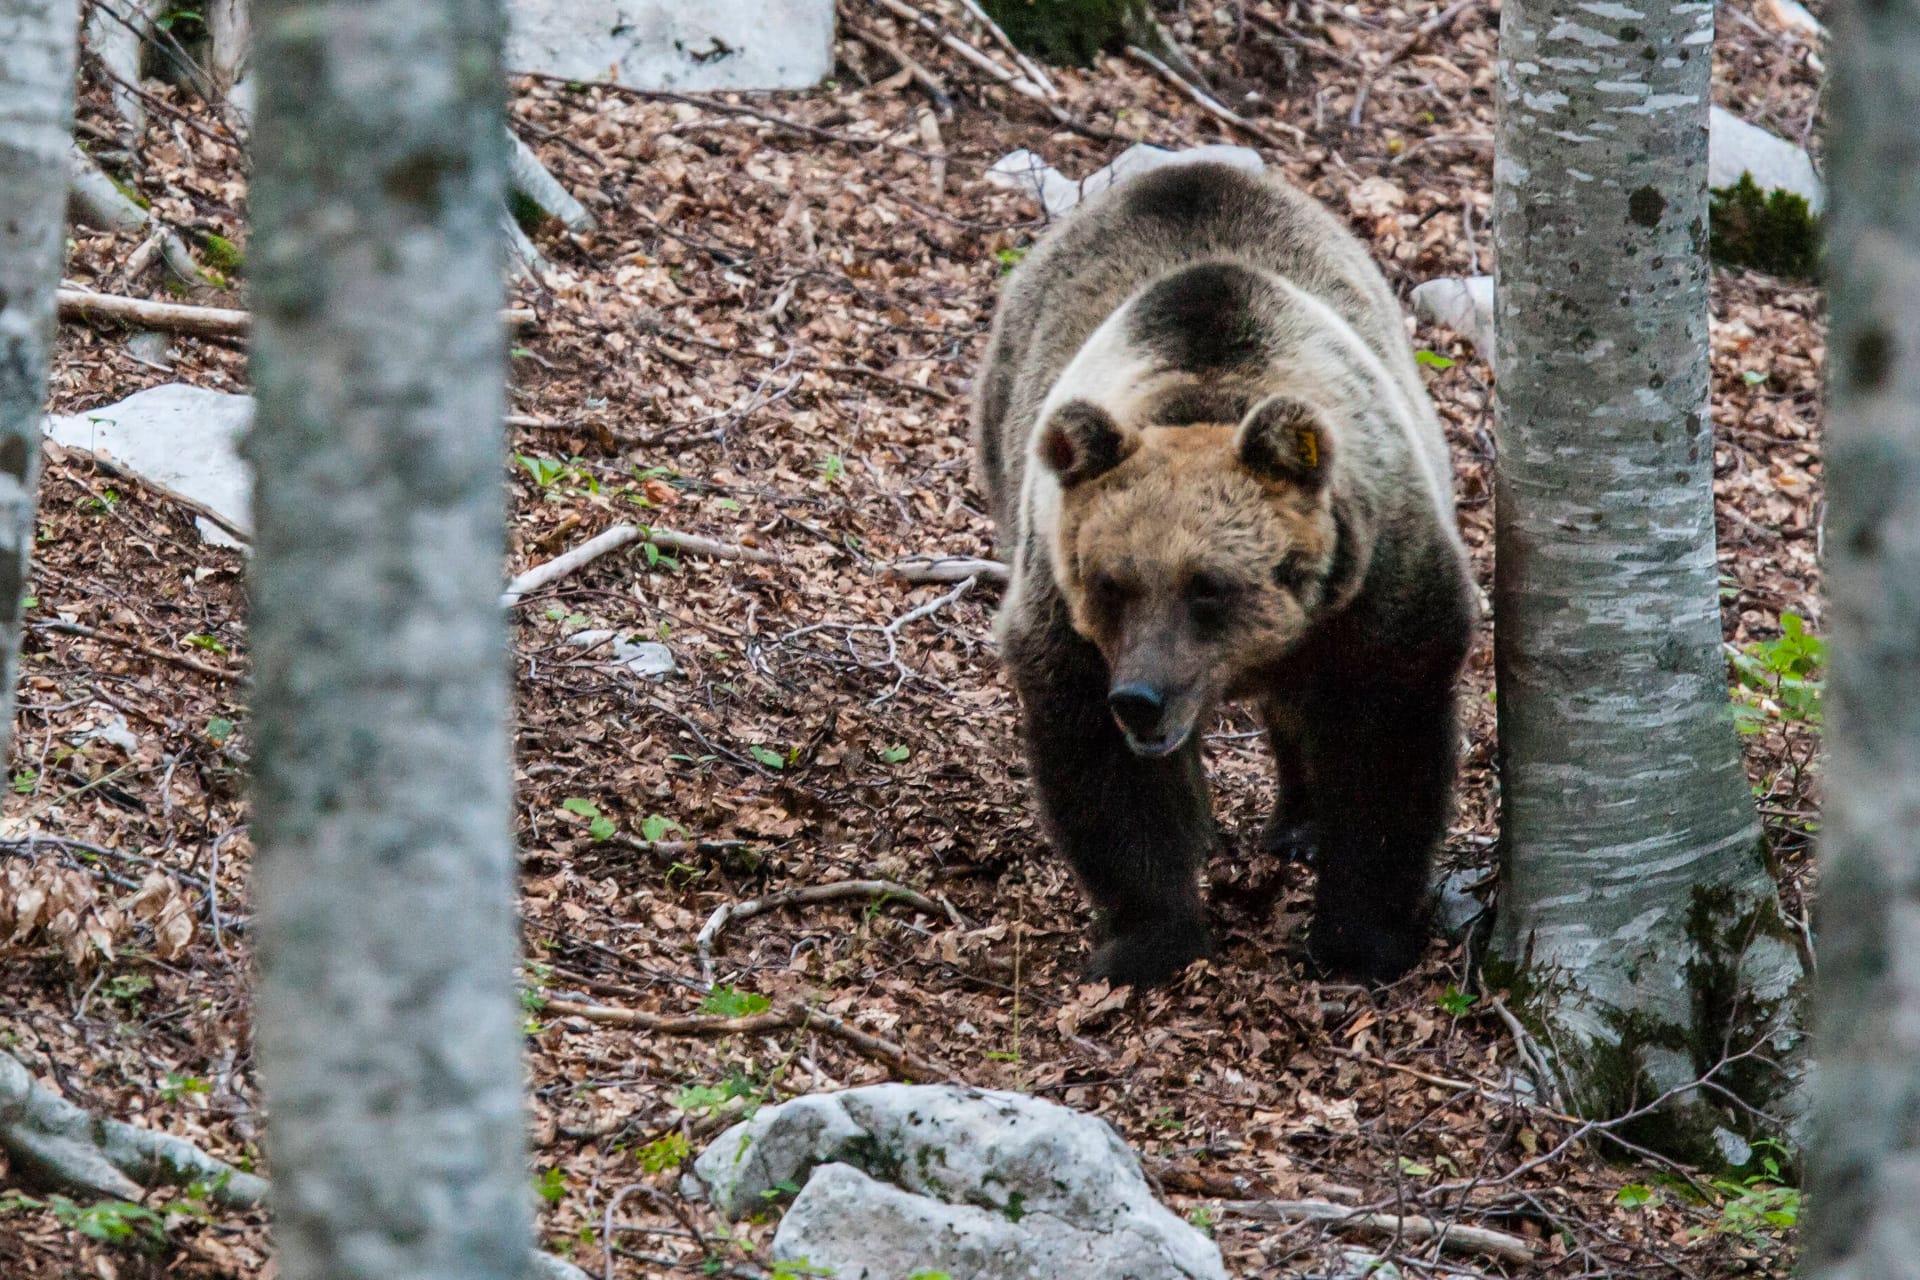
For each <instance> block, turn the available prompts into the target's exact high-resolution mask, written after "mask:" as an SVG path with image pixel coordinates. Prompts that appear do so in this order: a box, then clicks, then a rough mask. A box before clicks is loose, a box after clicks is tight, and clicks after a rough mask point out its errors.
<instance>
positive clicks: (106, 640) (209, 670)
mask: <svg viewBox="0 0 1920 1280" xmlns="http://www.w3.org/2000/svg"><path fill="white" fill-rule="evenodd" d="M33 629H34V630H35V631H42V632H45V631H57V632H59V633H60V634H62V635H69V636H84V637H85V638H87V639H88V640H98V641H100V642H101V643H103V644H111V645H118V646H119V647H120V648H122V649H132V650H133V651H134V652H136V653H144V654H145V655H147V657H149V658H152V659H154V660H156V661H158V662H165V663H169V664H171V665H172V666H176V667H179V668H181V669H182V670H184V671H197V672H199V673H200V674H201V675H203V676H212V677H213V678H214V679H215V680H240V679H244V678H245V677H243V676H241V675H240V674H239V673H238V672H235V671H224V670H222V669H221V668H219V667H215V666H210V665H208V664H207V663H204V662H200V661H197V660H196V659H193V658H189V657H188V656H187V655H186V654H184V653H169V652H167V651H166V650H165V649H157V648H155V647H154V646H152V645H150V644H147V643H146V642H145V641H141V640H135V639H134V638H133V637H132V636H122V635H115V634H114V633H113V632H111V631H101V630H99V629H98V628H95V627H88V626H83V625H81V624H80V623H78V622H36V623H34V624H33Z"/></svg>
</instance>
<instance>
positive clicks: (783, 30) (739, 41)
mask: <svg viewBox="0 0 1920 1280" xmlns="http://www.w3.org/2000/svg"><path fill="white" fill-rule="evenodd" d="M507 17H508V21H509V23H510V28H509V34H508V36H507V52H506V59H507V66H508V67H509V68H510V69H512V70H514V71H539V72H544V73H546V74H547V75H555V76H564V77H566V78H567V79H570V80H583V81H586V80H604V79H607V78H609V77H611V78H613V79H615V80H618V81H619V82H620V83H621V84H627V85H632V86H633V87H634V88H636V89H678V90H683V91H688V92H705V91H710V90H715V89H809V88H812V87H813V86H814V85H816V84H819V83H820V82H821V81H822V80H824V79H826V78H827V76H828V75H830V74H832V72H833V0H703V2H702V3H700V4H688V3H685V0H508V3H507Z"/></svg>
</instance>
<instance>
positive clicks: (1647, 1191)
mask: <svg viewBox="0 0 1920 1280" xmlns="http://www.w3.org/2000/svg"><path fill="white" fill-rule="evenodd" d="M1659 1194H1660V1193H1659V1192H1658V1191H1655V1190H1654V1189H1653V1188H1652V1187H1650V1186H1648V1185H1647V1184H1646V1183H1644V1182H1629V1183H1628V1184H1627V1185H1626V1186H1624V1187H1622V1188H1620V1190H1619V1191H1617V1192H1615V1193H1614V1197H1613V1199H1614V1203H1615V1204H1618V1205H1619V1206H1620V1207H1621V1208H1622V1209H1639V1208H1643V1207H1644V1206H1646V1205H1649V1204H1652V1203H1653V1202H1654V1200H1655V1199H1656V1198H1657V1197H1658V1196H1659Z"/></svg>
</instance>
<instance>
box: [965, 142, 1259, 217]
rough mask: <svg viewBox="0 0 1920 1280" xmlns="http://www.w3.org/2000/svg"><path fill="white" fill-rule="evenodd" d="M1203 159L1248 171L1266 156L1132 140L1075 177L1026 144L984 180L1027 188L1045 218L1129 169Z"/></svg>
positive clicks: (1222, 145) (1095, 192) (1243, 150)
mask: <svg viewBox="0 0 1920 1280" xmlns="http://www.w3.org/2000/svg"><path fill="white" fill-rule="evenodd" d="M1202 160H1212V161H1216V162H1218V163H1221V164H1230V165H1232V166H1233V167H1234V168H1236V169H1244V170H1245V171H1246V172H1248V173H1259V172H1260V171H1261V170H1262V169H1264V168H1266V161H1264V160H1262V159H1261V158H1260V153H1259V152H1258V151H1255V150H1253V149H1252V148H1251V147H1235V146H1229V145H1227V144H1225V143H1210V144H1208V145H1206V146H1202V147H1189V148H1187V149H1186V150H1184V151H1170V150H1168V149H1167V148H1165V147H1155V146H1151V145H1149V144H1147V143H1145V142H1136V143H1134V144H1133V145H1132V146H1130V147H1128V148H1127V149H1126V150H1125V151H1122V152H1121V153H1120V154H1119V155H1117V156H1115V157H1114V158H1113V160H1112V162H1111V163H1109V164H1108V165H1106V166H1105V167H1104V168H1100V169H1095V170H1094V171H1093V172H1092V173H1090V174H1088V175H1087V176H1086V177H1084V178H1081V179H1080V180H1079V181H1077V182H1076V181H1075V180H1074V179H1072V178H1069V177H1068V176H1067V175H1066V174H1064V173H1061V172H1060V171H1059V170H1058V169H1056V168H1054V167H1053V166H1052V165H1050V164H1048V163H1047V162H1046V160H1044V159H1043V158H1042V157H1041V156H1039V155H1038V154H1037V153H1035V152H1032V151H1028V150H1026V149H1025V148H1022V149H1021V150H1019V151H1009V152H1008V153H1007V154H1006V155H1004V156H1001V157H1000V158H999V159H998V160H996V161H994V162H993V165H992V167H990V168H989V169H988V170H987V181H989V182H991V183H993V184H994V185H995V186H1000V187H1008V188H1013V189H1017V190H1024V191H1027V192H1029V193H1031V194H1032V195H1033V197H1034V198H1035V199H1036V200H1038V201H1039V202H1040V205H1041V207H1042V208H1044V209H1045V210H1046V211H1047V216H1048V217H1050V218H1058V217H1061V216H1062V215H1064V214H1065V213H1067V212H1068V211H1069V210H1071V209H1072V208H1074V206H1076V205H1078V204H1080V203H1081V202H1082V201H1084V200H1090V199H1092V198H1093V197H1094V196H1096V195H1099V194H1100V193H1101V192H1102V191H1105V190H1106V189H1107V188H1108V187H1110V186H1112V185H1113V184H1114V183H1116V182H1118V181H1119V180H1120V179H1122V178H1124V177H1127V176H1128V175H1130V174H1135V173H1146V172H1148V171H1149V170H1152V169H1164V168H1167V167H1168V166H1170V165H1176V164H1193V163H1195V162H1196V161H1202Z"/></svg>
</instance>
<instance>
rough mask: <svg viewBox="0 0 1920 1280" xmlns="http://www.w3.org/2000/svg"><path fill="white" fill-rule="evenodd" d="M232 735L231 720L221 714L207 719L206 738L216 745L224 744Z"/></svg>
mask: <svg viewBox="0 0 1920 1280" xmlns="http://www.w3.org/2000/svg"><path fill="white" fill-rule="evenodd" d="M232 736H233V721H231V720H228V719H226V718H225V717H223V716H215V717H214V718H213V719H211V720H209V721H207V740H208V741H209V742H212V743H213V744H214V745H215V746H216V747H217V746H220V745H222V744H224V743H225V742H226V740H227V739H228V738H231V737H232Z"/></svg>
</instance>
